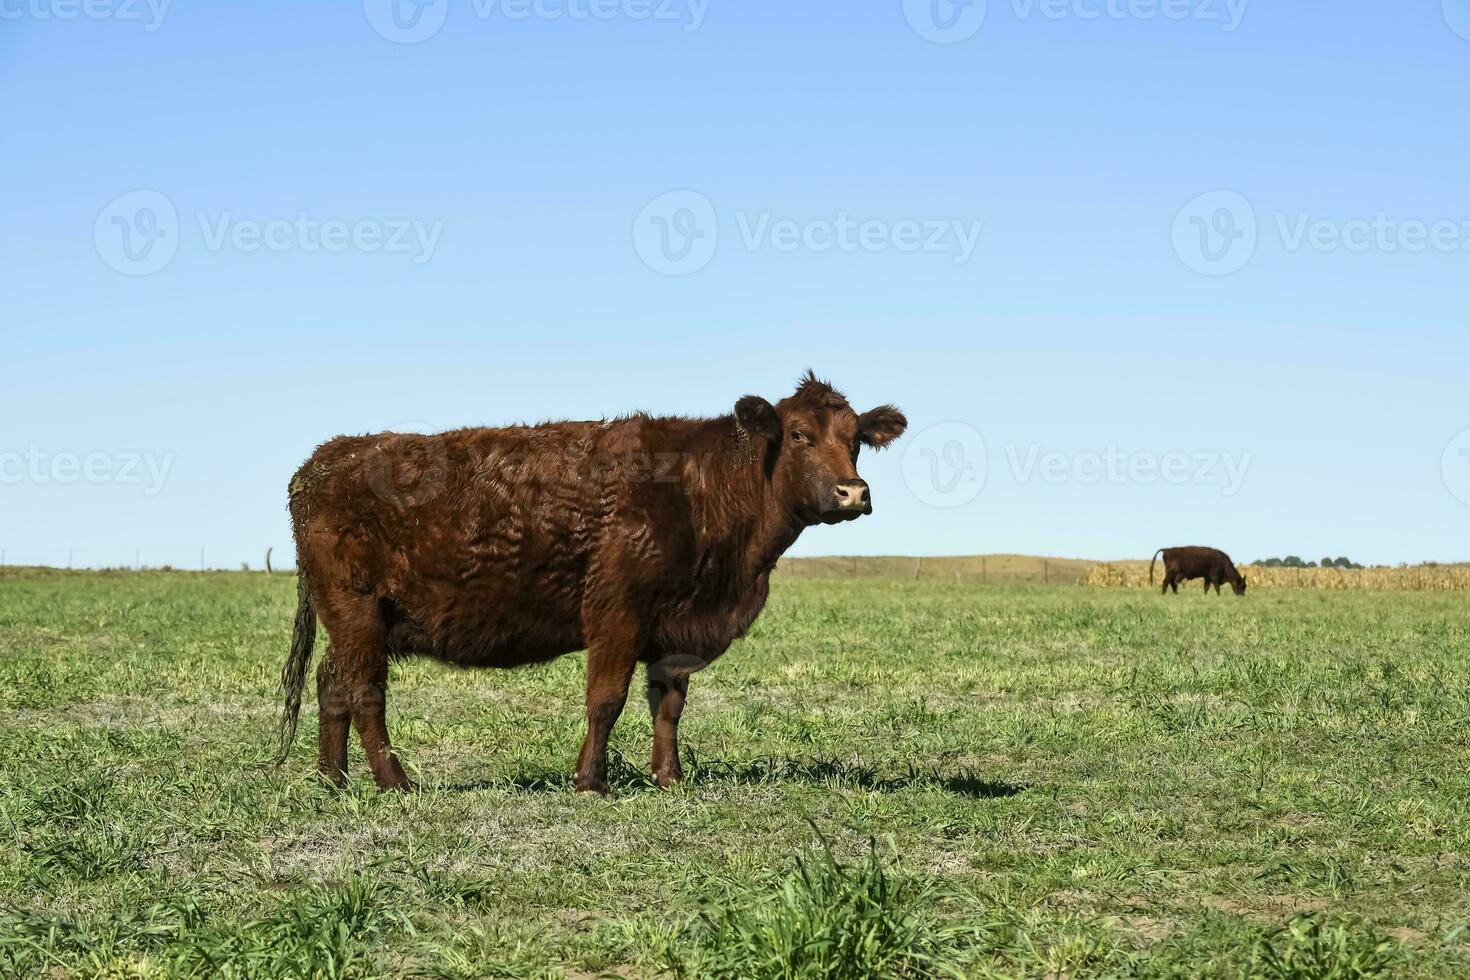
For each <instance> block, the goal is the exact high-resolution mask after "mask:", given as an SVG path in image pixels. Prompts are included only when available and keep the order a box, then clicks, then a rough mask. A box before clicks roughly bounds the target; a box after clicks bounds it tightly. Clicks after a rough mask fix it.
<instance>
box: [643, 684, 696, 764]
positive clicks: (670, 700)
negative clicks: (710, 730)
mask: <svg viewBox="0 0 1470 980" xmlns="http://www.w3.org/2000/svg"><path fill="white" fill-rule="evenodd" d="M682 668H683V665H679V664H674V665H672V666H671V665H670V664H669V662H667V661H655V662H654V663H651V664H649V665H648V710H649V712H650V713H651V714H652V715H653V765H652V769H653V781H654V782H655V783H657V784H658V785H660V786H669V785H671V784H673V783H677V782H678V781H679V780H681V779H683V778H684V769H683V767H682V766H680V765H679V716H680V715H682V714H683V713H684V702H685V699H686V698H687V697H688V696H689V674H688V673H687V670H686V669H682Z"/></svg>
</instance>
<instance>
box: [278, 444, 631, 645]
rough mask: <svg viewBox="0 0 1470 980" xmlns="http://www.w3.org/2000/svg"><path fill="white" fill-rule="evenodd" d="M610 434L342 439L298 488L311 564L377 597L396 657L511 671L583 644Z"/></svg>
mask: <svg viewBox="0 0 1470 980" xmlns="http://www.w3.org/2000/svg"><path fill="white" fill-rule="evenodd" d="M602 427H603V426H602V424H601V423H592V422H559V423H551V424H547V425H540V426H519V427H512V428H504V429H483V428H481V429H458V430H455V431H452V432H446V433H441V434H437V435H417V434H412V433H383V434H379V435H371V436H344V437H339V438H337V439H333V440H331V441H330V442H327V443H325V444H323V445H322V446H320V447H318V449H317V450H316V452H314V453H313V454H312V456H311V458H310V459H308V460H307V462H306V463H305V464H304V465H303V466H302V467H301V469H300V470H299V471H298V472H297V474H296V476H295V477H294V478H293V480H292V481H291V511H292V517H293V521H294V523H295V530H296V537H297V552H298V556H299V557H298V561H299V562H300V564H301V568H302V570H303V572H304V573H305V574H306V575H307V576H308V580H309V581H311V582H312V583H313V586H314V587H317V588H326V589H333V588H335V589H341V590H345V591H347V592H350V593H352V594H356V595H360V596H363V597H364V598H371V599H372V600H373V601H375V602H377V603H378V606H379V610H380V613H381V615H382V616H383V618H384V620H385V622H386V625H387V627H388V629H389V634H390V642H391V643H392V645H393V646H395V648H396V652H399V653H425V654H429V655H433V656H437V657H440V658H443V659H447V660H451V661H456V662H464V663H487V664H491V663H506V664H509V663H517V662H526V661H529V660H537V659H544V658H547V657H551V656H556V655H558V654H561V653H565V652H568V651H569V650H575V649H578V648H579V647H580V646H581V645H582V637H581V630H580V615H579V614H580V605H581V599H582V587H583V582H584V580H585V572H586V565H587V562H588V560H589V557H590V553H591V550H592V548H593V546H594V543H595V541H596V538H597V534H598V531H599V528H600V525H601V522H602V520H603V518H604V515H605V512H606V502H605V500H606V487H604V486H600V485H598V484H597V482H596V481H592V480H588V479H587V478H586V474H587V470H588V455H589V451H590V446H591V445H592V443H593V441H594V440H595V438H596V434H597V432H598V431H599V430H600V429H601V428H602ZM328 628H329V629H330V623H329V624H328Z"/></svg>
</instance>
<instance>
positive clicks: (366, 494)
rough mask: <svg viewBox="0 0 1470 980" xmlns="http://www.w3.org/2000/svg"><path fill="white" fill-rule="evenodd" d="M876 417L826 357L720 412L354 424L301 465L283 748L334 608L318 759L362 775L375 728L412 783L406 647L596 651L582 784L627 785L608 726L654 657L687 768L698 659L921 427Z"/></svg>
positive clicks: (657, 685)
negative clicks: (357, 761)
mask: <svg viewBox="0 0 1470 980" xmlns="http://www.w3.org/2000/svg"><path fill="white" fill-rule="evenodd" d="M907 425H908V422H907V420H905V418H904V417H903V415H902V414H901V413H900V412H899V411H898V410H897V409H895V408H894V407H892V406H891V405H884V406H881V407H879V408H875V409H872V410H870V411H867V412H864V413H862V414H861V415H859V414H858V413H857V412H855V411H853V410H852V408H851V407H850V406H849V405H848V403H847V399H846V398H844V397H843V396H842V395H841V394H840V393H839V392H837V391H836V390H834V389H833V388H832V387H831V386H830V385H828V384H827V383H826V382H823V381H819V380H817V378H816V377H815V376H814V375H812V374H811V373H810V372H808V373H807V375H806V377H805V378H803V379H802V381H801V383H800V386H799V387H798V388H797V389H796V393H795V394H794V395H792V396H791V397H789V398H786V399H783V400H782V401H780V402H778V403H777V404H776V405H774V406H773V405H772V404H771V403H770V402H768V401H766V400H765V399H764V398H760V397H758V396H756V395H747V396H745V397H744V398H741V399H740V400H739V401H737V402H736V403H735V411H734V412H733V413H732V414H730V415H723V416H720V417H718V418H709V419H689V418H656V417H651V416H648V415H642V414H638V415H630V416H627V417H624V418H619V419H615V420H612V421H604V422H551V423H545V424H542V425H536V426H516V427H511V428H503V429H459V430H456V431H453V432H446V433H443V434H440V435H431V436H425V435H406V434H394V433H385V434H382V435H375V436H341V437H338V438H336V439H333V440H331V441H330V442H327V443H325V444H324V445H322V446H320V447H319V448H318V449H317V450H316V452H314V453H313V454H312V455H311V458H310V459H308V460H307V461H306V463H305V464H304V465H303V466H302V467H301V469H300V470H299V471H298V472H297V473H296V475H295V477H294V478H293V479H292V480H291V486H290V494H291V503H290V507H291V518H292V524H293V527H294V532H295V536H296V553H297V565H298V568H299V576H300V577H299V580H298V585H297V597H298V599H297V603H298V604H297V609H296V626H295V632H294V636H293V638H292V643H291V653H290V657H289V658H288V660H287V661H286V666H285V668H284V670H283V671H282V675H281V680H282V686H283V687H284V689H285V696H286V707H285V712H284V715H283V717H282V720H281V739H282V755H283V757H284V754H285V752H286V750H288V749H289V747H290V744H291V741H292V740H293V738H294V736H295V730H296V718H297V715H298V713H299V711H300V708H301V691H302V688H303V687H304V686H305V681H306V671H307V667H308V665H309V663H310V660H311V652H312V644H313V641H314V638H315V632H316V620H317V618H318V617H319V618H320V620H321V623H322V625H323V626H324V627H326V630H327V633H328V634H329V635H330V637H331V645H330V647H329V648H328V651H327V654H326V656H325V657H324V658H323V660H322V663H321V664H320V665H319V667H318V668H317V704H318V710H319V726H320V729H319V738H320V768H321V771H322V772H323V774H324V775H326V777H327V778H328V779H330V780H332V781H334V782H336V783H338V784H341V783H342V782H344V781H345V779H346V776H347V732H348V727H349V724H350V725H351V727H353V728H356V729H357V734H358V737H359V738H361V740H362V746H363V749H364V751H365V753H366V755H367V759H368V764H369V765H370V766H371V767H372V771H373V778H374V779H375V780H376V781H377V783H378V785H379V786H381V787H391V788H395V789H408V788H409V781H408V779H407V777H406V776H405V775H404V772H403V768H402V766H400V765H399V762H398V759H397V758H396V757H395V755H394V754H393V750H392V749H391V747H390V745H389V741H388V728H387V724H386V722H385V715H384V705H385V696H386V692H387V683H388V662H389V660H390V659H391V658H399V657H408V656H428V657H433V658H435V659H437V660H441V661H444V662H446V663H450V664H455V665H457V666H462V667H516V666H519V665H521V664H529V663H536V662H540V661H546V660H550V659H552V658H554V657H559V656H561V655H563V654H566V653H571V652H573V651H576V650H581V649H584V648H585V649H586V650H587V693H586V704H587V734H586V739H585V741H584V742H583V744H582V753H581V756H580V757H579V758H578V760H577V773H576V779H575V786H576V788H577V789H579V790H594V791H597V792H603V793H605V792H607V788H608V787H607V739H608V734H609V733H610V732H611V730H612V727H613V724H614V722H616V721H617V718H618V716H619V714H621V712H622V710H623V703H624V701H625V700H626V698H627V695H628V684H629V681H630V680H631V678H632V675H633V671H634V669H635V667H636V666H637V664H638V663H639V662H640V661H641V662H642V663H644V664H646V665H647V667H646V674H647V683H648V704H649V708H650V710H651V711H652V713H653V720H654V726H653V731H654V735H653V766H652V770H653V776H654V779H655V781H656V782H657V783H658V784H659V785H661V786H664V785H668V784H669V783H671V782H673V781H675V780H678V779H680V778H682V775H683V774H682V772H681V771H680V767H679V747H678V727H679V715H680V713H681V712H682V711H683V709H684V699H685V695H686V693H687V690H688V685H689V675H690V674H692V673H694V672H695V671H697V670H699V669H700V668H702V667H704V666H706V665H707V664H709V662H710V661H712V660H714V659H715V658H716V657H718V656H719V655H720V654H722V653H724V652H725V650H726V648H728V647H729V645H730V643H731V641H733V640H734V639H736V638H737V637H740V636H743V635H744V634H745V631H746V629H747V628H749V626H750V624H751V622H752V621H754V620H755V618H756V616H758V615H759V614H760V611H761V608H762V607H763V606H764V605H765V602H766V594H767V590H768V587H769V580H770V575H771V570H772V569H773V568H774V567H775V564H776V559H777V558H779V557H780V556H781V554H782V553H783V552H785V551H786V549H787V548H789V547H791V545H792V543H793V542H795V541H796V539H797V536H798V535H800V534H801V532H802V530H803V529H804V528H807V527H810V526H812V525H815V524H837V523H840V522H842V521H848V520H852V519H854V518H857V517H859V516H861V515H863V514H870V513H872V510H873V508H872V504H871V502H870V498H869V495H868V485H867V484H866V483H865V482H863V480H861V479H859V477H858V474H857V469H856V466H857V457H858V449H859V448H860V447H861V446H870V447H873V448H882V447H883V446H886V445H888V444H889V443H890V442H892V441H893V440H894V439H896V438H898V437H899V436H900V435H901V434H902V433H903V431H904V429H905V428H906V427H907Z"/></svg>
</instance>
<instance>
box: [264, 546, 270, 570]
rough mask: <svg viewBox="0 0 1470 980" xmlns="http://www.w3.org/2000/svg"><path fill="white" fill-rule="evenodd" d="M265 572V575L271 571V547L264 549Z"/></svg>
mask: <svg viewBox="0 0 1470 980" xmlns="http://www.w3.org/2000/svg"><path fill="white" fill-rule="evenodd" d="M265 573H266V574H267V575H269V574H270V573H271V549H270V548H267V549H265Z"/></svg>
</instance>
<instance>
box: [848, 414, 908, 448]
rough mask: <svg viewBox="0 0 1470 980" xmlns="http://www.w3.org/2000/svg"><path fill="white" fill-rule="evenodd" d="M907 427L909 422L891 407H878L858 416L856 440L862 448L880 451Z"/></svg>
mask: <svg viewBox="0 0 1470 980" xmlns="http://www.w3.org/2000/svg"><path fill="white" fill-rule="evenodd" d="M908 427H909V420H908V419H906V418H904V417H903V413H902V412H900V411H899V410H898V409H896V408H894V407H893V406H892V405H879V406H878V407H877V408H873V409H869V410H868V411H866V412H864V413H863V414H861V415H859V416H858V439H859V440H861V441H862V444H863V445H864V446H871V447H872V448H874V449H882V448H883V447H884V446H886V445H888V444H889V443H890V442H892V441H893V440H895V439H897V438H898V437H899V436H901V435H903V430H904V429H907V428H908Z"/></svg>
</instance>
